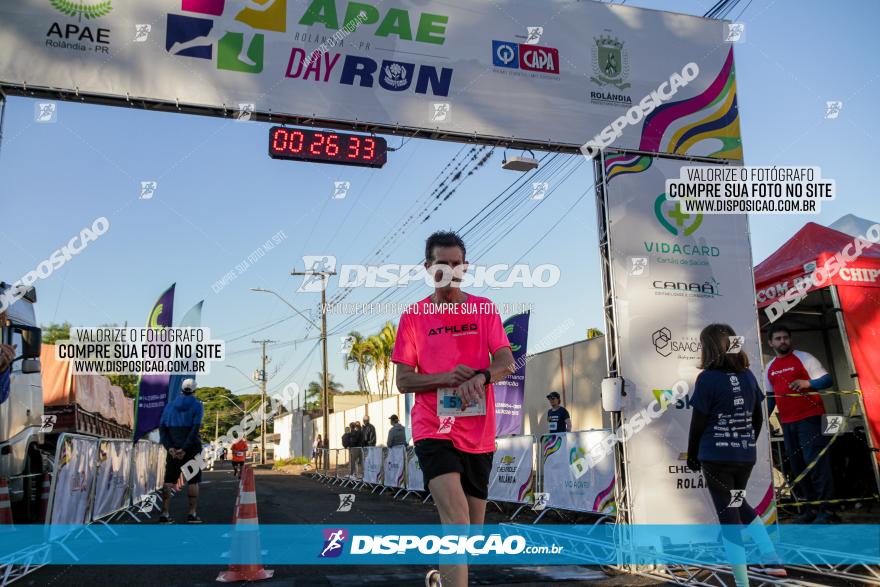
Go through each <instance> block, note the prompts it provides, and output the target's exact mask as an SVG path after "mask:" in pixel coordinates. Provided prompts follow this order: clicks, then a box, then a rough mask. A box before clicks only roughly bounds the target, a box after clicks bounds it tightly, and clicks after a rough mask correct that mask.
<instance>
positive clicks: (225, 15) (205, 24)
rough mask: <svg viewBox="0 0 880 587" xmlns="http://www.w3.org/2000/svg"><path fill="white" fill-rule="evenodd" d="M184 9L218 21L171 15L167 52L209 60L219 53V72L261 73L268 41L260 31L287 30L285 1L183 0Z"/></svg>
mask: <svg viewBox="0 0 880 587" xmlns="http://www.w3.org/2000/svg"><path fill="white" fill-rule="evenodd" d="M182 9H183V11H184V12H191V13H195V14H202V15H210V16H214V17H216V18H197V17H193V16H185V15H180V14H169V15H168V19H167V26H166V30H167V33H166V37H165V50H166V51H168V52H169V53H171V54H172V55H179V56H182V57H194V58H197V59H208V60H213V59H214V56H215V54H216V57H217V69H226V70H229V71H239V72H244V73H260V72H261V71H263V51H264V46H265V39H264V35H263V34H261V33H257V32H256V31H258V30H264V31H275V32H281V33H283V32H285V30H286V23H287V2H286V1H285V0H266V1H265V2H263V3H258V2H257V1H256V0H182Z"/></svg>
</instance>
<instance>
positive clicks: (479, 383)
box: [457, 347, 516, 409]
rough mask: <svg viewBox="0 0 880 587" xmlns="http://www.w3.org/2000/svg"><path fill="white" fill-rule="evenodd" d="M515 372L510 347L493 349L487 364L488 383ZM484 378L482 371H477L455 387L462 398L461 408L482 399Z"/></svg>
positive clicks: (484, 392) (484, 390) (484, 391)
mask: <svg viewBox="0 0 880 587" xmlns="http://www.w3.org/2000/svg"><path fill="white" fill-rule="evenodd" d="M515 372H516V363H515V362H514V360H513V352H512V351H511V350H510V347H502V348H500V349H498V350H497V351H495V355H494V356H493V357H492V364H491V365H489V375H490V378H489V383H492V382H493V381H501V380H502V379H504V378H506V377H507V376H508V375H513V374H514V373H515ZM485 385H486V378H485V377H484V376H483V374H482V373H477V374H476V375H474V376H473V377H471V378H470V379H468V380H467V381H465V382H464V383H462V384H460V385H459V386H458V388H457V390H458V395H459V397H461V400H462V409H464V408H466V407H468V406H470V405H476V404H477V402H480V401H482V399H483V396H484V395H485V394H486V387H485Z"/></svg>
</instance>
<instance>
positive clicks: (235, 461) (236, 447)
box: [232, 438, 248, 479]
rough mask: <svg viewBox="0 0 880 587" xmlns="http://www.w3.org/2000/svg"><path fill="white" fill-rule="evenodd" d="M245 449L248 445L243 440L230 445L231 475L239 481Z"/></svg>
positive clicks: (245, 454)
mask: <svg viewBox="0 0 880 587" xmlns="http://www.w3.org/2000/svg"><path fill="white" fill-rule="evenodd" d="M247 449H248V444H247V441H246V440H245V439H244V438H242V439H240V440H239V441H238V442H236V443H235V444H233V445H232V474H233V475H235V476H236V477H238V478H239V479H241V467H242V465H244V459H245V456H247Z"/></svg>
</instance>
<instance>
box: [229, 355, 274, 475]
mask: <svg viewBox="0 0 880 587" xmlns="http://www.w3.org/2000/svg"><path fill="white" fill-rule="evenodd" d="M259 342H261V343H262V344H263V370H262V371H261V373H260V379H261V380H262V384H263V386H262V389H261V390H260V393H261V397H262V407H261V408H260V464H261V465H265V464H266V410H265V406H266V344H267V343H269V342H273V341H270V340H264V341H259ZM226 366H227V367H229V368H231V369H235V370H236V371H238V372H239V373H241V375H242V377H244V378H245V379H247V380H248V381H250V378H249V377H248V376H247V375H246V374H245V372H244V371H242V370H241V369H239V368H238V367H236V366H235V365H226Z"/></svg>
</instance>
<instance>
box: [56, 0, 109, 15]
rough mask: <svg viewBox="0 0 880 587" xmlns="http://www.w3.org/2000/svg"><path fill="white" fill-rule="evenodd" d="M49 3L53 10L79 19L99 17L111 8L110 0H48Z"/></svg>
mask: <svg viewBox="0 0 880 587" xmlns="http://www.w3.org/2000/svg"><path fill="white" fill-rule="evenodd" d="M49 4H51V5H52V6H54V7H55V10H57V11H58V12H60V13H62V14H66V15H67V16H78V17H79V19H80V20H82V19H84V18H86V19H89V18H100V17H102V16H104V15H106V14H107V13H108V12H110V11H111V10H113V6H111V0H103V1H101V2H86V0H79V2H76V1H75V0H49Z"/></svg>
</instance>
